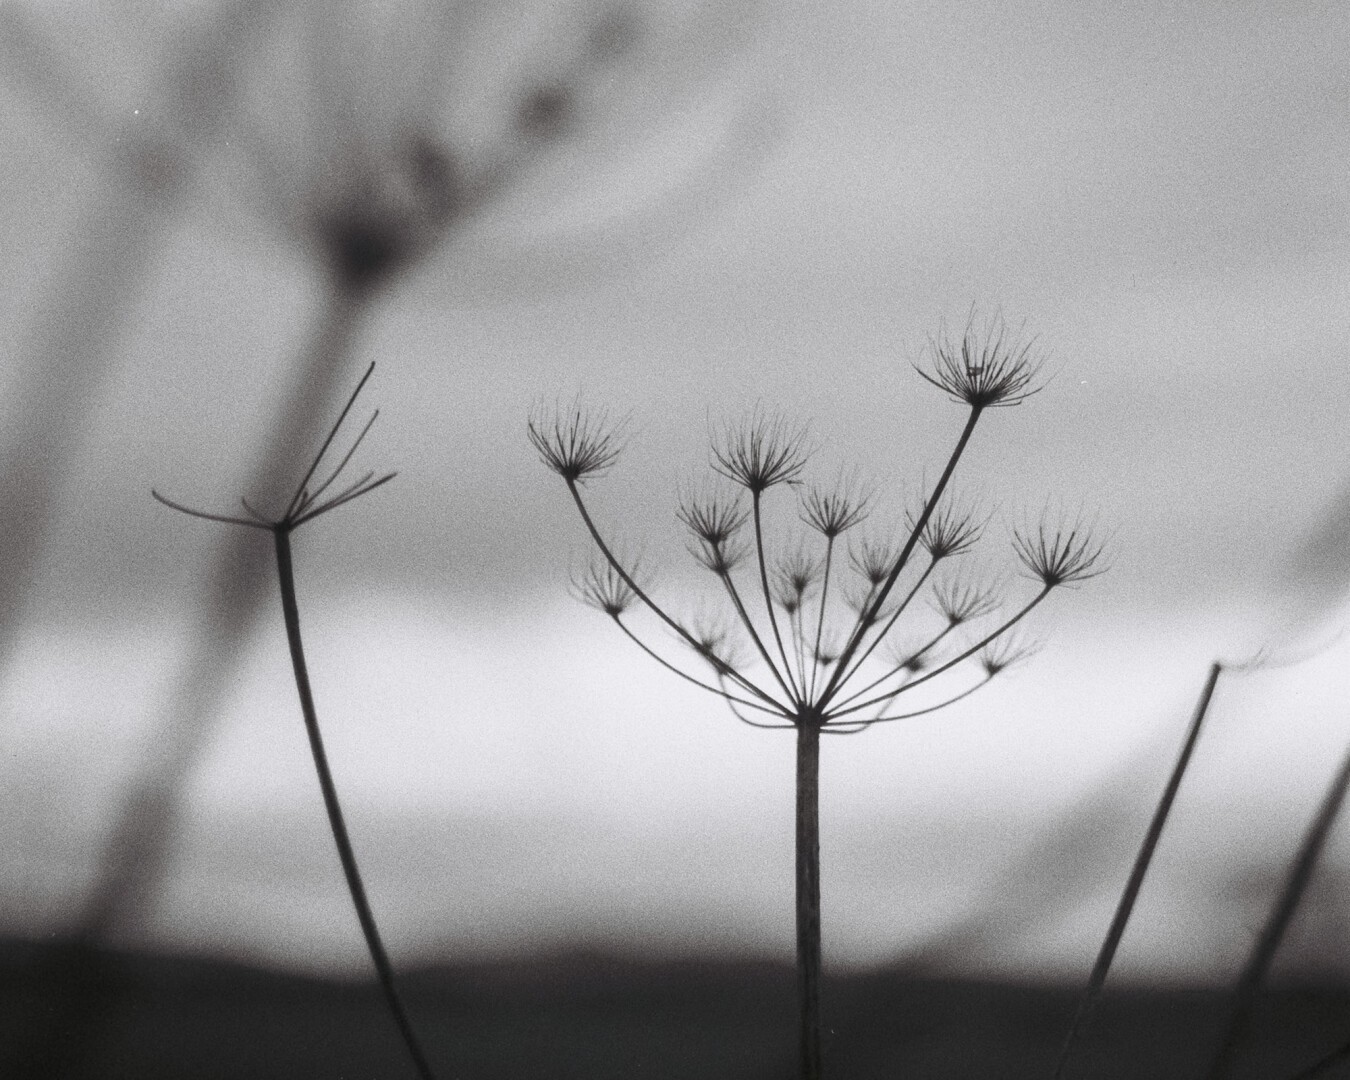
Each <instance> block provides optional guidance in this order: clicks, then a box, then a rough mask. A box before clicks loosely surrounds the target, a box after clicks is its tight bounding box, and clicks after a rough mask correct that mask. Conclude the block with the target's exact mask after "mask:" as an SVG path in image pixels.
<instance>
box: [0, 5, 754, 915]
mask: <svg viewBox="0 0 1350 1080" xmlns="http://www.w3.org/2000/svg"><path fill="white" fill-rule="evenodd" d="M0 12H3V21H0V46H3V48H4V49H5V51H6V55H7V59H8V60H9V61H10V65H9V73H10V81H11V82H13V83H16V84H17V87H16V89H17V90H18V91H20V92H21V93H24V94H25V95H26V96H27V97H28V98H29V99H30V100H35V101H36V104H37V105H38V106H39V107H40V108H43V109H45V110H46V111H47V112H48V113H49V114H50V116H51V118H52V121H53V122H54V123H55V124H57V125H58V126H59V133H60V135H61V136H67V137H73V138H74V139H76V140H77V141H79V142H80V144H81V146H82V147H83V148H84V149H86V150H87V151H88V152H89V153H90V154H91V155H92V156H94V157H95V158H96V159H97V160H99V161H100V162H101V163H102V164H103V167H104V170H105V174H106V176H107V183H106V184H105V185H103V186H101V187H100V188H99V190H98V193H97V194H96V196H95V198H94V201H93V203H92V204H91V205H90V206H88V207H87V208H86V209H85V212H84V214H83V215H82V218H81V222H80V224H79V225H78V226H77V227H76V230H75V233H76V237H77V239H78V240H79V242H80V244H81V248H80V250H78V251H76V252H75V253H73V254H72V256H71V258H70V260H69V264H68V266H67V267H66V272H65V277H64V278H63V280H62V281H61V282H60V283H59V284H58V285H57V286H55V287H54V288H53V290H52V299H51V301H50V305H49V309H48V311H47V312H46V313H44V314H43V315H42V316H40V319H39V323H38V325H37V326H36V327H35V328H34V330H33V331H32V332H31V334H30V341H29V342H28V344H27V345H25V346H23V347H21V349H20V356H21V360H20V365H19V371H20V376H19V379H20V381H19V385H18V389H17V392H16V393H15V395H14V398H13V401H12V402H11V403H8V404H9V407H10V411H11V413H12V414H13V415H14V416H16V417H18V418H20V422H19V423H18V424H16V425H11V426H9V427H7V428H6V429H5V432H4V436H3V437H4V439H5V442H4V445H3V447H0V476H2V477H3V484H4V487H3V490H0V494H2V495H3V496H4V499H5V504H6V506H7V507H9V508H10V509H11V511H12V512H10V513H7V514H6V515H5V516H4V518H3V520H2V523H0V530H3V532H0V550H2V551H4V553H5V555H4V559H5V564H4V569H5V571H6V572H5V573H3V574H0V581H3V585H0V589H2V590H5V591H4V593H3V595H0V600H3V601H4V602H3V603H0V648H9V649H12V647H13V642H14V636H15V634H16V632H17V628H18V627H19V625H20V623H21V620H22V617H23V616H22V612H23V608H24V597H23V593H24V587H25V583H26V582H28V581H29V580H31V578H32V577H33V575H34V573H35V566H36V563H37V560H38V559H40V557H41V551H42V540H43V536H44V529H45V522H46V521H47V519H48V517H49V503H50V500H51V498H52V496H53V493H54V492H55V491H57V490H59V487H60V482H61V477H62V475H63V474H64V471H65V469H66V467H67V466H66V458H67V455H68V454H69V451H70V447H71V446H72V445H73V443H74V441H75V437H76V435H77V434H78V432H79V431H80V430H81V426H82V424H83V423H84V418H85V416H86V413H87V410H89V409H91V408H92V407H93V406H94V403H95V402H96V400H97V393H98V386H99V380H100V377H101V374H102V370H103V366H104V365H103V360H102V352H101V350H102V349H103V348H104V346H105V345H106V343H107V342H108V341H109V340H110V339H111V338H112V336H113V335H114V334H115V332H116V320H117V318H118V316H119V314H120V313H121V311H123V310H124V309H125V306H126V303H127V299H128V297H129V295H130V294H131V293H132V292H133V291H134V290H135V288H136V286H137V284H138V282H139V280H140V279H141V278H142V277H143V276H144V275H145V273H146V270H147V268H148V266H149V264H150V263H151V261H152V259H153V257H154V254H155V242H156V237H157V235H159V232H160V231H161V230H162V228H163V226H164V224H165V222H166V221H167V219H168V216H169V215H171V214H172V213H173V212H174V211H175V210H176V209H177V208H179V207H180V206H182V205H183V204H184V202H185V201H186V200H187V199H188V198H190V197H191V196H192V194H193V192H194V189H202V190H203V191H204V194H205V195H206V196H208V197H211V198H213V199H214V200H215V202H216V205H217V206H218V211H217V212H218V214H220V215H223V216H224V218H225V221H224V227H228V224H229V222H228V219H229V216H230V214H234V215H235V216H236V217H238V215H241V214H242V215H244V216H250V215H251V216H254V217H255V218H257V219H258V220H260V221H262V222H264V223H268V224H269V226H270V227H271V228H272V229H274V230H276V231H277V232H278V233H279V234H280V235H281V236H283V237H285V238H287V239H289V241H291V242H292V243H293V244H294V245H295V246H296V248H297V250H299V251H301V252H304V253H305V260H304V261H305V263H306V264H307V266H308V267H309V272H310V273H313V274H316V275H317V276H318V278H319V279H320V281H321V282H322V283H323V293H322V297H323V298H322V300H321V303H320V308H319V310H318V312H317V313H311V314H310V315H307V316H305V317H306V318H307V319H308V320H309V321H310V322H311V326H312V329H311V335H310V341H309V344H308V345H307V347H306V348H305V350H304V352H303V354H302V355H301V356H299V357H297V358H296V360H295V362H294V363H293V364H292V365H291V367H290V371H289V373H288V377H287V382H288V384H289V387H290V389H289V390H288V391H287V392H286V393H285V395H284V398H283V399H282V400H280V401H278V402H277V403H276V405H275V407H274V414H273V419H272V421H271V425H270V430H271V433H270V435H269V437H268V438H267V440H266V444H265V445H264V446H262V447H260V448H257V449H256V450H255V451H253V452H252V454H251V455H250V457H251V458H252V460H253V461H254V467H253V474H252V478H251V480H250V481H249V483H248V485H247V490H248V491H249V497H250V499H251V500H252V501H253V503H254V505H255V506H258V507H259V508H260V509H261V510H262V511H263V512H272V511H274V510H276V509H278V508H279V506H280V503H281V502H284V500H285V488H286V480H285V477H284V468H281V467H279V463H285V462H289V461H294V460H296V459H297V458H299V457H302V456H303V455H304V454H306V453H309V452H312V449H313V446H314V444H315V443H316V441H317V436H318V434H319V433H318V432H317V431H316V430H315V429H314V426H313V425H314V420H313V419H312V418H313V417H315V416H323V415H325V414H326V412H327V411H328V410H329V408H330V407H331V405H332V397H333V393H334V388H335V387H337V386H340V385H341V383H342V380H343V379H344V378H345V377H346V375H347V374H348V372H349V371H350V368H351V363H352V359H353V355H354V354H355V353H356V351H357V350H358V349H359V339H360V333H361V329H362V327H363V326H364V325H365V323H366V322H367V320H368V318H369V314H370V311H371V309H372V306H373V305H374V304H376V303H377V302H378V298H379V297H380V296H381V295H382V294H383V293H384V292H386V291H387V290H388V289H390V288H391V287H393V286H394V285H396V283H397V282H398V281H399V280H400V279H402V278H404V277H405V276H406V275H408V274H409V273H410V272H411V271H412V270H414V269H415V268H417V267H418V266H420V265H422V264H424V263H425V262H426V261H427V259H428V257H429V256H431V255H432V254H433V253H435V252H437V251H438V250H443V249H446V247H447V244H448V243H449V242H450V241H451V240H452V239H453V238H454V236H455V235H456V234H457V233H458V232H461V231H463V229H464V227H465V226H467V225H468V224H469V223H470V222H474V221H482V220H483V219H485V218H490V217H491V216H492V214H493V213H494V209H495V208H496V207H498V206H508V205H512V203H511V200H512V199H520V198H529V197H533V198H534V199H535V201H537V202H539V203H542V204H545V205H544V208H543V210H540V211H538V212H537V213H536V221H537V223H543V224H547V222H548V220H549V213H554V214H556V213H559V208H560V207H566V206H567V205H568V200H569V198H570V199H576V198H579V197H583V196H584V195H585V193H586V188H587V184H588V182H590V180H591V179H592V178H594V177H595V176H596V175H597V174H602V173H603V171H604V167H606V166H607V162H606V158H607V157H610V158H612V157H615V156H620V155H622V153H623V152H624V150H625V149H627V150H628V151H629V152H640V151H641V150H642V149H643V148H642V147H641V146H640V145H636V146H635V145H634V143H635V141H636V140H635V137H634V135H635V131H640V130H641V129H642V128H643V126H644V125H645V126H647V127H651V126H659V123H658V122H660V121H662V120H663V116H664V110H666V109H668V108H671V107H673V106H674V105H675V104H677V103H679V102H681V101H687V100H689V99H697V97H698V96H699V95H701V94H705V93H710V94H714V95H725V94H727V93H731V92H732V91H731V90H729V89H728V84H727V83H725V82H724V81H722V80H720V79H718V78H716V77H715V76H717V75H718V74H719V72H720V71H721V70H722V69H723V68H734V67H735V66H736V64H737V63H738V62H739V55H740V51H741V49H742V47H743V46H744V45H745V43H746V40H747V34H748V33H749V31H750V10H749V9H748V8H747V7H746V6H744V5H740V4H736V5H731V6H730V7H724V6H721V5H705V4H701V3H690V4H684V3H661V2H659V0H657V2H653V3H604V4H598V5H597V4H589V3H562V4H547V3H544V4H528V3H527V4H503V5H485V6H475V5H460V4H454V3H441V2H438V0H408V2H400V3H396V4H393V5H388V4H370V3H363V2H360V0H344V2H341V3H337V4H334V3H318V2H315V0H293V2H290V3H283V4H260V3H255V2H242V0H240V2H232V3H228V4H223V5H219V6H217V5H205V6H204V7H203V8H202V9H200V10H193V11H192V12H185V13H179V15H178V16H177V18H176V19H167V17H166V21H168V22H170V23H174V22H177V23H178V24H179V25H178V26H177V27H175V28H174V29H173V30H172V31H164V30H162V28H159V29H160V31H161V32H160V36H161V37H162V38H166V39H167V42H166V43H165V44H163V45H162V46H161V50H160V53H159V55H158V57H157V59H152V60H146V61H145V66H146V67H147V68H150V69H157V72H158V73H157V75H155V76H152V75H148V74H147V75H145V77H144V78H143V79H142V82H144V83H145V88H144V100H143V101H142V103H141V104H140V105H138V107H136V108H135V109H133V110H130V113H131V115H129V116H128V115H126V114H125V110H122V111H119V109H118V105H120V104H121V103H119V102H107V103H105V102H104V101H102V100H100V98H99V96H98V92H99V88H98V84H99V82H100V79H98V78H97V77H96V76H97V74H98V73H97V72H96V71H95V72H93V73H89V72H86V71H84V70H81V69H80V68H79V67H78V64H77V61H76V59H74V58H73V57H71V56H68V55H66V54H65V53H64V52H63V50H62V48H61V46H60V45H58V44H57V43H56V41H55V34H54V33H53V32H51V31H50V30H49V28H48V26H47V25H46V19H45V16H44V14H43V13H42V12H41V11H39V10H38V9H36V8H29V7H27V6H24V5H15V4H10V5H7V6H6V7H5V8H3V9H0ZM98 17H99V18H100V19H102V20H104V21H106V22H107V23H110V24H114V25H117V24H120V25H121V26H123V27H124V28H125V27H127V26H128V25H130V26H131V27H132V28H133V29H132V31H131V32H132V34H133V36H134V34H135V29H134V28H135V27H137V26H138V25H140V24H141V23H144V22H145V21H146V19H145V14H144V12H142V11H140V10H139V9H135V10H133V9H126V10H125V11H121V13H120V15H119V13H118V7H117V5H111V6H110V7H109V9H107V10H99V11H98ZM146 36H151V35H149V34H148V33H147V35H146ZM735 85H736V86H737V90H736V91H735V92H737V93H740V94H747V93H748V94H749V95H751V96H754V95H755V93H756V92H757V91H755V90H754V88H753V85H752V86H751V88H750V89H749V90H747V89H746V87H745V85H744V84H743V83H741V84H735ZM138 100H140V99H138ZM740 119H744V115H743V114H742V115H741V116H740ZM737 122H739V121H737ZM732 126H733V127H735V124H733V125H732ZM762 146H763V144H762V142H760V141H756V140H755V139H754V138H751V137H750V134H749V133H747V132H745V131H742V130H735V131H730V130H728V131H712V132H710V133H709V138H708V140H707V147H706V157H705V158H704V160H702V161H693V162H690V163H689V164H688V170H687V171H688V176H689V177H690V178H695V177H698V176H699V175H700V172H701V171H702V172H709V173H712V174H714V175H717V176H720V177H721V178H722V179H723V180H728V182H729V177H730V175H732V174H733V173H734V172H735V171H736V170H738V169H743V168H746V167H748V166H749V163H752V162H753V161H754V160H755V159H756V158H757V155H758V154H759V153H761V152H762ZM602 148H603V152H601V151H602ZM588 153H590V154H591V155H592V157H593V158H594V159H595V160H589V159H588V157H587V154H588ZM690 182H693V181H692V180H691V181H690ZM668 194H669V193H668V192H655V193H653V195H652V197H651V199H650V200H649V203H650V207H649V212H650V213H651V214H653V215H655V216H657V217H659V216H660V214H661V213H662V212H663V210H662V205H663V199H664V198H666V197H667V196H668ZM705 194H706V192H705ZM239 220H240V221H241V222H242V220H243V219H242V218H239ZM648 223H650V221H649V222H648ZM247 227H249V228H253V227H255V226H247ZM635 227H637V228H639V229H641V228H642V226H641V225H637V226H635ZM447 257H450V258H453V252H451V253H449V254H448V255H447ZM250 539H251V538H249V537H247V536H243V537H235V536H230V537H226V538H223V539H222V541H221V544H220V547H219V549H218V550H217V553H216V555H215V556H214V559H213V565H212V566H211V568H210V569H209V570H208V571H206V572H205V573H204V575H203V578H204V593H203V596H202V598H201V599H200V601H199V610H200V611H201V612H202V614H203V616H204V622H203V623H202V627H201V633H200V635H199V636H198V638H197V639H196V642H195V645H194V651H193V653H192V655H191V656H190V657H188V658H187V659H185V660H184V661H183V663H182V666H181V669H180V671H179V676H178V679H177V685H176V688H173V689H170V690H169V691H168V692H167V704H166V706H165V715H166V727H165V731H164V738H163V739H162V740H160V741H159V742H158V744H157V745H158V753H159V760H157V761H155V762H153V763H149V765H148V767H147V769H146V771H145V773H144V775H143V776H142V778H141V779H140V780H139V781H138V782H137V783H136V784H135V785H134V794H132V795H131V796H130V797H129V799H128V803H127V810H126V812H125V813H124V814H123V815H122V818H121V820H122V822H123V826H122V828H121V829H120V830H114V831H115V833H116V834H117V836H116V838H115V839H114V840H113V841H112V842H111V843H110V845H109V850H110V853H111V852H115V853H116V854H110V865H108V866H107V867H105V870H104V874H103V883H102V884H100V885H98V886H97V887H96V889H95V893H94V897H93V898H92V900H91V903H90V906H89V910H88V912H87V914H86V916H85V918H84V919H83V923H84V929H83V930H82V931H81V934H84V935H88V936H93V937H99V936H101V935H102V934H103V933H104V932H105V929H106V928H108V927H110V926H112V925H114V924H116V923H118V922H119V921H120V920H123V919H126V918H131V919H136V918H139V917H140V916H141V914H143V902H144V897H138V898H137V897H133V896H132V892H134V891H135V889H136V888H138V887H139V886H133V884H132V883H131V882H130V881H127V880H123V879H122V877H121V875H122V873H123V872H124V871H125V870H126V869H127V868H128V867H130V866H136V867H138V869H137V871H136V878H137V880H138V881H140V882H143V883H145V884H146V885H148V884H149V883H151V882H153V881H154V879H155V874H154V873H149V872H147V868H148V866H149V865H150V864H153V862H154V861H155V859H156V858H157V854H156V853H157V852H159V851H161V850H162V848H163V842H164V836H165V830H166V828H167V827H168V819H167V816H166V815H167V814H168V813H169V809H168V808H169V807H170V806H171V804H172V801H173V799H172V795H171V793H172V792H173V791H174V790H176V789H177V787H178V786H179V785H180V784H181V782H182V779H183V777H184V775H185V773H186V771H187V770H188V769H189V768H190V766H191V763H192V762H193V760H195V757H196V754H197V747H198V746H199V745H200V744H201V740H202V738H203V736H204V732H205V730H206V727H207V724H208V722H209V720H210V719H211V717H212V716H213V715H214V714H215V713H216V712H217V711H218V709H219V707H220V701H221V696H222V694H223V693H224V692H225V690H226V689H227V688H228V686H229V685H230V681H231V678H232V672H233V665H234V663H235V662H236V658H237V655H238V651H239V648H240V644H241V642H242V640H243V638H244V635H245V633H246V631H247V630H248V628H249V626H250V625H251V623H252V621H253V619H254V614H255V612H256V609H257V607H258V604H259V599H260V596H261V595H262V586H261V581H262V579H263V575H262V573H261V570H260V562H259V554H258V550H257V545H255V544H252V543H250V542H249V541H250ZM168 718H172V719H171V722H167V721H168Z"/></svg>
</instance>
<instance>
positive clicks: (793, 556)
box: [773, 548, 823, 606]
mask: <svg viewBox="0 0 1350 1080" xmlns="http://www.w3.org/2000/svg"><path fill="white" fill-rule="evenodd" d="M822 566H823V564H822V561H821V559H820V558H818V557H817V556H815V555H812V554H810V553H809V552H808V551H807V550H806V549H805V548H797V549H795V550H793V551H789V552H788V553H787V554H786V555H784V556H782V557H781V558H780V559H779V560H778V565H777V566H775V567H774V571H773V573H774V581H775V582H776V583H777V585H778V588H779V590H780V592H782V593H784V594H786V595H789V596H792V597H794V598H795V599H796V602H797V604H798V605H799V606H800V604H801V602H802V600H804V599H805V598H806V594H807V593H808V592H810V591H811V589H812V588H813V587H814V586H815V584H816V582H818V581H819V580H820V575H821V571H822ZM785 606H786V605H785Z"/></svg>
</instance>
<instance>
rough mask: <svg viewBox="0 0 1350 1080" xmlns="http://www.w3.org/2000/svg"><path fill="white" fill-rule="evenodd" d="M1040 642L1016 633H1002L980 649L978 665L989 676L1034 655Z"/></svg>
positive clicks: (991, 676)
mask: <svg viewBox="0 0 1350 1080" xmlns="http://www.w3.org/2000/svg"><path fill="white" fill-rule="evenodd" d="M1040 647H1041V646H1040V643H1039V642H1036V641H1027V640H1025V639H1024V638H1022V637H1020V636H1019V635H1018V634H1016V633H1010V634H1004V635H1003V636H1002V637H1000V638H997V639H996V640H994V641H991V642H990V643H989V644H988V645H986V646H985V647H984V648H983V649H981V650H980V655H979V660H980V667H982V668H984V673H985V675H986V676H988V677H989V678H991V679H992V678H993V677H994V676H995V675H997V674H999V672H1001V671H1006V670H1007V669H1008V668H1010V667H1012V666H1013V665H1015V664H1020V663H1021V662H1022V661H1023V660H1027V659H1029V658H1030V657H1032V656H1034V655H1035V653H1036V652H1037V650H1039V649H1040Z"/></svg>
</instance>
